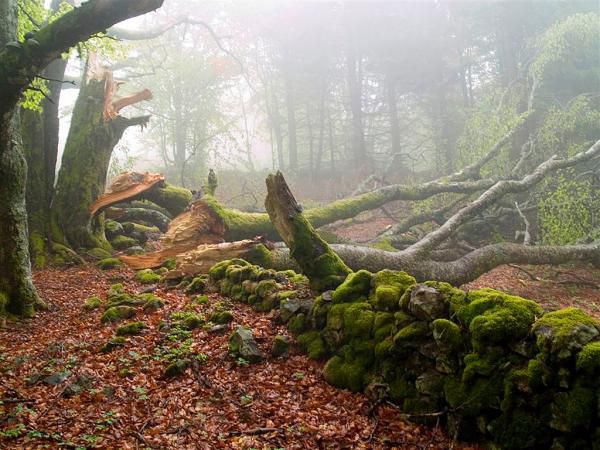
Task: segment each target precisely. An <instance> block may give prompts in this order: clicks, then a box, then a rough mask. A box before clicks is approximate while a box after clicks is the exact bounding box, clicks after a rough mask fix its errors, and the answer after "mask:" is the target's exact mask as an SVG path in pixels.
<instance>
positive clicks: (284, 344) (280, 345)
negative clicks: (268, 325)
mask: <svg viewBox="0 0 600 450" xmlns="http://www.w3.org/2000/svg"><path fill="white" fill-rule="evenodd" d="M289 347H290V340H289V339H288V337H287V336H282V335H277V336H275V339H273V347H272V348H271V355H272V356H273V357H274V358H280V357H282V356H287V355H288V351H289Z"/></svg>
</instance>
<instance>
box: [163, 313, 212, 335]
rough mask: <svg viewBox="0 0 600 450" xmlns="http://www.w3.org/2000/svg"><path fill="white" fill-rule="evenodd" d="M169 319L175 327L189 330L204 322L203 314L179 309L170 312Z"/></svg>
mask: <svg viewBox="0 0 600 450" xmlns="http://www.w3.org/2000/svg"><path fill="white" fill-rule="evenodd" d="M171 320H172V321H173V322H174V324H175V325H176V326H177V327H179V328H183V329H185V330H190V331H191V330H194V329H196V328H198V327H200V326H202V325H204V324H205V323H206V319H205V318H204V316H202V315H201V314H197V313H195V312H191V311H179V312H176V313H173V314H171Z"/></svg>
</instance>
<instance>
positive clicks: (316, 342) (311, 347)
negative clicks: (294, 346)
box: [298, 331, 327, 359]
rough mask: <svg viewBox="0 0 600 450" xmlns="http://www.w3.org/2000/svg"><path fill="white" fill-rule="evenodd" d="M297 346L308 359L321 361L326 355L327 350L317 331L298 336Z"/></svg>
mask: <svg viewBox="0 0 600 450" xmlns="http://www.w3.org/2000/svg"><path fill="white" fill-rule="evenodd" d="M298 344H300V347H301V348H302V350H304V351H305V352H306V353H307V354H308V357H309V358H310V359H321V358H323V357H325V356H326V355H327V349H326V347H325V343H324V342H323V338H321V334H320V333H319V332H318V331H308V332H306V333H303V334H301V335H300V336H298Z"/></svg>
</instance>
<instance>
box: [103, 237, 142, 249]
mask: <svg viewBox="0 0 600 450" xmlns="http://www.w3.org/2000/svg"><path fill="white" fill-rule="evenodd" d="M110 243H111V245H112V246H113V247H114V248H116V249H117V250H125V249H126V248H129V247H133V246H135V245H140V244H139V242H138V241H136V240H135V239H133V238H131V237H129V236H116V237H115V238H113V240H111V241H110Z"/></svg>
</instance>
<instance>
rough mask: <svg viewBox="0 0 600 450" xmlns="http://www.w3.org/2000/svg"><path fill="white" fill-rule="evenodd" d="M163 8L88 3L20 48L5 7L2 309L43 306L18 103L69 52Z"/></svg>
mask: <svg viewBox="0 0 600 450" xmlns="http://www.w3.org/2000/svg"><path fill="white" fill-rule="evenodd" d="M161 5H162V0H120V1H119V0H93V1H89V2H86V3H84V4H83V5H82V6H80V7H78V8H75V9H74V10H72V11H71V12H69V13H67V14H65V15H63V16H62V17H60V18H59V19H57V20H56V21H54V22H52V23H50V24H48V25H47V26H45V27H43V28H41V29H40V30H39V31H37V32H36V33H35V35H34V36H33V38H31V39H27V40H26V41H24V42H18V41H15V36H16V27H17V1H16V0H6V1H3V2H2V3H1V4H0V45H1V46H2V50H1V51H0V177H1V178H2V180H3V181H2V184H1V185H0V197H1V198H2V199H3V200H2V203H1V205H0V244H1V245H0V267H2V273H1V274H0V305H2V308H3V309H5V310H6V311H7V312H9V313H12V314H15V315H20V316H27V315H31V314H32V313H33V311H34V308H35V307H36V305H37V306H43V302H42V301H41V299H40V298H39V296H38V295H37V293H36V290H35V287H34V286H33V282H32V279H31V263H30V258H29V249H28V228H27V212H26V208H25V186H26V178H27V167H26V163H25V157H24V154H23V150H22V142H21V134H20V129H19V111H18V102H19V100H20V98H21V96H22V94H23V92H24V91H25V90H26V89H27V87H28V86H29V85H30V83H31V82H32V80H34V79H35V77H36V76H38V75H39V74H40V72H41V71H42V70H43V69H44V68H45V67H46V66H47V65H48V64H50V63H51V62H52V61H53V60H55V59H57V58H59V57H60V55H61V54H62V53H63V52H65V51H67V50H68V49H69V48H70V47H72V46H73V45H75V44H77V43H78V42H81V41H84V40H86V39H87V38H89V37H90V36H91V35H93V34H95V33H98V32H102V31H104V30H106V29H107V28H108V27H110V26H111V25H114V24H115V23H117V22H120V21H122V20H125V19H128V18H131V17H135V16H138V15H140V14H144V13H147V12H149V11H152V10H155V9H157V8H159V7H160V6H161Z"/></svg>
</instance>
